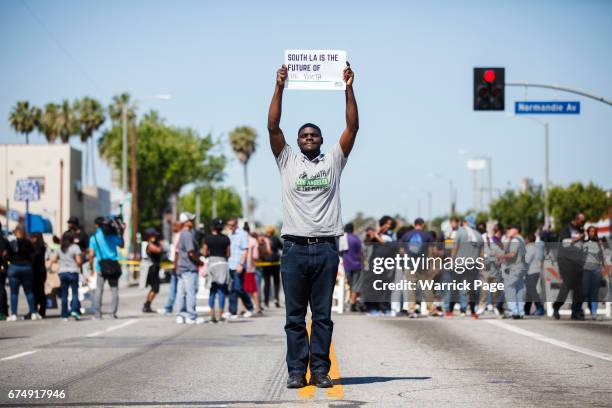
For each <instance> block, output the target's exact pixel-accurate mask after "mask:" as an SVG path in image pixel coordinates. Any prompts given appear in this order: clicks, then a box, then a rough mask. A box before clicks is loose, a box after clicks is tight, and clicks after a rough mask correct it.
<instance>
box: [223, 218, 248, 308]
mask: <svg viewBox="0 0 612 408" xmlns="http://www.w3.org/2000/svg"><path fill="white" fill-rule="evenodd" d="M227 227H228V228H229V230H230V234H229V239H230V242H231V246H230V257H229V259H228V264H229V269H230V279H231V291H230V300H229V314H230V316H229V317H230V318H231V319H236V318H237V317H238V298H240V300H242V303H243V304H244V307H245V308H246V312H245V313H244V317H251V316H253V302H251V297H250V296H249V295H248V293H246V291H245V290H244V273H245V269H244V268H245V266H246V261H247V255H248V249H249V235H248V234H247V233H246V232H245V231H244V230H243V229H241V228H239V227H238V218H236V217H230V218H229V219H228V220H227Z"/></svg>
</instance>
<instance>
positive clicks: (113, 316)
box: [111, 313, 119, 320]
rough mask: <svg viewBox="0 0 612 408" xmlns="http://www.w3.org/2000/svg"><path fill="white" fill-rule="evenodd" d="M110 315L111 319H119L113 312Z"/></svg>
mask: <svg viewBox="0 0 612 408" xmlns="http://www.w3.org/2000/svg"><path fill="white" fill-rule="evenodd" d="M111 317H112V318H113V319H115V320H117V319H119V316H117V313H113V314H112V315H111Z"/></svg>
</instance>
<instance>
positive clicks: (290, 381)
mask: <svg viewBox="0 0 612 408" xmlns="http://www.w3.org/2000/svg"><path fill="white" fill-rule="evenodd" d="M306 385H307V384H306V376H305V375H304V374H290V375H289V378H287V388H303V387H305V386H306Z"/></svg>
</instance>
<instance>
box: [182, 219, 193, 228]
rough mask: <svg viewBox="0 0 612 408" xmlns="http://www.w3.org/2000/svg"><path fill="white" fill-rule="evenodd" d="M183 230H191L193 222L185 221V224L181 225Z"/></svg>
mask: <svg viewBox="0 0 612 408" xmlns="http://www.w3.org/2000/svg"><path fill="white" fill-rule="evenodd" d="M183 228H188V229H192V228H193V221H191V220H189V221H185V223H183Z"/></svg>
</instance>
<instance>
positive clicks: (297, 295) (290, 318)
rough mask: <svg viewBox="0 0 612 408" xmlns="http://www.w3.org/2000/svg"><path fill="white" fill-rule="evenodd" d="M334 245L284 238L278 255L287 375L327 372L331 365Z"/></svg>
mask: <svg viewBox="0 0 612 408" xmlns="http://www.w3.org/2000/svg"><path fill="white" fill-rule="evenodd" d="M338 260H339V258H338V252H337V250H336V245H335V244H334V243H330V242H322V243H317V244H311V245H302V244H296V243H293V242H291V241H285V243H284V245H283V256H282V257H281V276H282V280H283V290H284V292H285V313H286V322H285V333H286V334H287V369H288V371H289V374H294V373H295V374H306V369H307V367H308V364H309V363H310V371H311V372H312V373H321V374H327V373H328V372H329V368H330V366H331V361H330V359H329V349H330V346H331V340H332V332H333V328H334V323H333V322H332V320H331V307H332V297H333V293H334V286H335V284H336V275H337V273H338ZM309 304H310V310H311V312H312V327H311V332H310V339H309V338H308V332H307V330H306V311H307V309H308V305H309Z"/></svg>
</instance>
